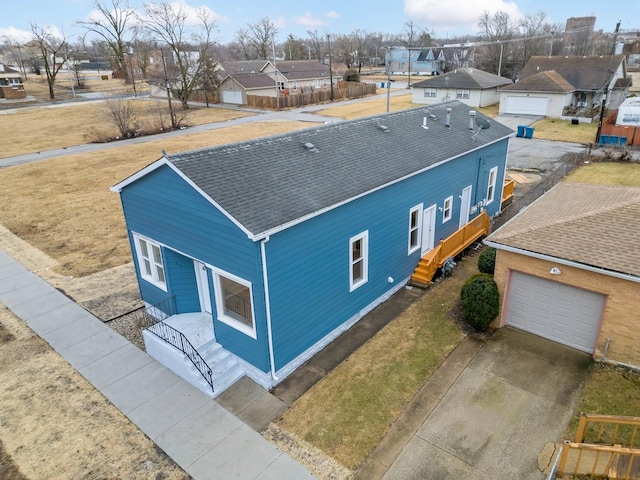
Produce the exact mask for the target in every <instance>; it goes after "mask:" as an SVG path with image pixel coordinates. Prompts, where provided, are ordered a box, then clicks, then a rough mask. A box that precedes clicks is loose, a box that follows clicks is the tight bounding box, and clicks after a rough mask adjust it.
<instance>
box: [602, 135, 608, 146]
mask: <svg viewBox="0 0 640 480" xmlns="http://www.w3.org/2000/svg"><path fill="white" fill-rule="evenodd" d="M608 144H609V135H600V145H608Z"/></svg>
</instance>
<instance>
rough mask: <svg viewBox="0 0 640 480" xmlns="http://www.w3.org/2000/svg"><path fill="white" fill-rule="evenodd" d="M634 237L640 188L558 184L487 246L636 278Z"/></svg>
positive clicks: (639, 259)
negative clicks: (496, 246) (544, 256)
mask: <svg viewBox="0 0 640 480" xmlns="http://www.w3.org/2000/svg"><path fill="white" fill-rule="evenodd" d="M638 238H640V188H638V187H617V186H605V185H584V184H577V183H561V184H559V185H557V186H556V187H554V188H553V189H551V190H550V191H549V192H547V193H546V194H545V195H543V196H542V197H540V198H539V199H538V200H536V201H535V202H534V203H532V204H531V205H530V206H529V207H527V208H526V209H525V210H523V211H522V212H521V213H519V214H518V215H516V216H515V217H514V218H513V219H512V220H510V221H509V222H507V223H506V224H505V225H504V226H503V227H502V228H499V229H498V230H496V231H495V232H494V233H492V234H491V235H490V236H489V237H487V241H488V242H492V243H494V244H498V245H504V246H507V247H513V248H516V249H519V250H523V251H526V252H533V253H539V254H543V255H548V256H551V257H555V258H559V259H564V260H569V261H572V262H577V263H581V264H584V265H588V266H592V267H598V268H602V269H605V270H609V271H614V272H619V273H624V274H629V275H633V276H638V277H640V241H638ZM498 248H499V247H498ZM523 253H525V252H523Z"/></svg>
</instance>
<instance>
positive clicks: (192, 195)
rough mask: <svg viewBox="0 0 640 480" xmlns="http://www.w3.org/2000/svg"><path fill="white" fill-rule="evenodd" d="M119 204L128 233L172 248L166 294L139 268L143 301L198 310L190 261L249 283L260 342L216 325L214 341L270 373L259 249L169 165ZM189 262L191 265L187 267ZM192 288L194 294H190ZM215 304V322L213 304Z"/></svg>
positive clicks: (124, 194)
mask: <svg viewBox="0 0 640 480" xmlns="http://www.w3.org/2000/svg"><path fill="white" fill-rule="evenodd" d="M121 200H122V206H123V210H124V215H125V218H126V221H127V227H128V229H129V231H131V232H135V233H138V234H140V235H143V236H145V237H148V238H149V239H151V240H153V241H156V242H158V243H160V244H162V245H165V246H166V247H168V248H163V249H162V250H163V259H164V262H165V264H166V265H168V266H169V268H168V269H167V272H166V274H167V286H168V290H169V291H168V292H163V291H162V290H160V289H158V288H156V287H154V286H153V285H151V284H150V283H149V282H147V281H145V280H143V279H140V274H139V271H138V266H137V264H136V273H137V274H138V279H139V280H138V282H139V285H140V292H141V295H142V299H143V300H145V301H146V302H149V303H152V304H153V303H157V302H159V301H160V300H163V299H165V298H167V297H168V296H171V295H174V294H175V295H176V296H178V294H179V295H180V297H181V298H180V299H177V303H178V306H179V308H181V312H186V311H188V310H187V309H189V308H192V309H193V310H191V311H199V310H200V306H199V301H198V293H197V286H196V283H195V282H196V280H195V272H194V270H193V261H192V260H191V258H189V257H192V258H196V259H198V260H200V261H202V262H205V263H207V264H209V265H213V266H215V267H218V268H220V269H222V270H225V271H228V272H230V273H233V274H234V275H237V276H239V277H241V278H243V279H245V280H247V281H249V282H251V284H252V287H253V296H254V309H255V321H256V330H257V337H258V338H257V339H253V338H251V337H248V336H247V335H245V334H244V333H242V332H239V331H237V330H235V329H233V328H231V327H229V326H227V325H225V324H223V323H221V322H219V321H217V320H216V321H215V333H216V339H217V341H218V342H219V343H220V344H221V345H222V346H224V347H225V348H226V349H227V350H229V351H231V352H233V353H235V354H236V355H238V356H239V357H241V358H243V359H245V360H246V361H248V362H250V363H252V364H253V365H255V366H256V367H258V368H260V369H262V370H264V371H267V370H268V369H269V362H268V359H269V356H268V347H267V341H266V323H265V306H264V293H263V289H262V269H261V262H260V244H259V243H255V242H253V241H251V240H249V238H247V236H246V234H245V233H243V232H242V231H241V230H240V229H239V228H238V227H237V226H236V225H235V224H234V223H233V222H232V221H231V220H229V219H228V218H227V217H226V216H224V214H222V213H221V212H220V211H218V210H217V209H216V208H215V207H214V206H213V205H212V204H211V203H209V202H208V201H207V200H206V199H205V198H204V197H202V196H201V195H200V194H199V193H198V192H197V191H195V190H194V189H193V188H192V187H191V186H190V185H189V184H187V183H186V182H185V181H184V180H183V179H182V178H181V177H180V176H179V175H177V174H176V173H175V172H174V171H173V170H171V168H169V167H166V166H163V167H161V168H159V169H158V170H155V171H153V172H151V173H149V174H148V175H145V176H144V177H142V178H140V179H139V180H137V181H136V182H134V183H132V184H131V185H128V186H127V187H125V188H124V189H123V190H122V192H121ZM170 249H172V250H176V251H178V252H181V253H184V254H185V255H187V256H188V257H185V256H183V255H179V254H177V253H175V252H170ZM179 257H180V259H179ZM136 263H137V262H136ZM189 263H190V264H191V266H190V267H188V268H187V266H188V265H189ZM211 285H213V282H211ZM190 288H192V289H193V292H192V293H186V292H187V291H188V290H189V289H190ZM212 303H214V305H212V307H213V310H214V312H213V313H214V319H215V318H216V317H215V302H212Z"/></svg>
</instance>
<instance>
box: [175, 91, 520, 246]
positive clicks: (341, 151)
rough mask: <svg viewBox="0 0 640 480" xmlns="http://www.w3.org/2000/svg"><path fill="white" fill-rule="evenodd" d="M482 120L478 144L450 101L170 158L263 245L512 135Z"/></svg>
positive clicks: (464, 111) (462, 108)
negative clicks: (289, 228) (265, 239)
mask: <svg viewBox="0 0 640 480" xmlns="http://www.w3.org/2000/svg"><path fill="white" fill-rule="evenodd" d="M447 107H451V108H452V109H453V111H452V114H451V128H446V127H445V125H444V121H445V116H446V108H447ZM430 114H431V115H435V116H436V117H437V120H435V119H433V118H428V120H427V121H428V126H429V128H428V129H424V128H423V127H422V125H423V118H424V116H425V115H427V116H428V115H430ZM477 116H478V117H482V118H486V119H487V120H488V121H489V123H490V125H491V127H490V128H489V129H487V130H483V131H481V132H480V133H479V135H477V137H476V139H475V140H473V139H472V138H471V137H472V135H473V134H474V132H471V131H470V130H469V107H468V106H466V105H464V104H463V103H460V102H458V101H452V102H447V103H442V104H438V105H432V106H429V107H419V108H416V109H411V110H405V111H401V112H394V113H389V114H386V115H380V116H376V117H368V118H364V119H358V120H352V121H347V122H340V123H334V124H329V125H323V126H320V127H316V128H309V129H306V130H300V131H296V132H292V133H286V134H281V135H277V136H273V137H268V138H263V139H258V140H251V141H246V142H241V143H235V144H230V145H223V146H218V147H212V148H206V149H201V150H196V151H191V152H185V153H178V154H173V155H169V156H167V157H166V158H167V159H168V160H169V161H170V162H172V163H173V165H174V166H175V167H176V168H177V169H179V170H180V171H181V172H182V173H183V174H184V175H185V176H187V177H188V178H189V179H190V180H191V181H193V182H194V183H195V184H196V185H197V186H198V187H199V188H200V189H201V190H203V191H204V192H205V193H206V194H207V195H208V196H209V197H211V198H212V199H213V200H214V201H215V202H216V203H217V204H219V205H220V206H221V207H222V208H223V209H224V210H225V211H226V212H227V213H228V214H230V215H231V216H232V217H233V218H235V219H236V221H237V222H239V223H240V224H241V225H243V226H244V227H245V228H246V229H247V230H248V231H250V232H251V233H252V234H253V235H254V236H255V237H259V236H261V235H264V234H266V233H268V232H270V231H274V230H277V229H280V228H282V227H283V226H284V225H286V224H291V223H295V222H297V221H301V219H302V218H303V217H307V216H310V215H313V214H314V213H315V212H318V211H319V210H322V209H326V208H330V207H333V206H336V205H337V204H340V203H342V202H346V201H348V200H351V199H354V198H355V197H358V196H361V195H363V194H366V193H368V192H371V191H372V190H374V189H377V188H379V187H381V186H383V185H387V184H389V183H391V182H394V181H397V180H399V179H402V178H403V177H406V176H409V175H412V174H414V173H416V172H418V171H420V170H423V169H425V168H427V167H429V166H432V165H435V164H437V163H440V162H443V161H445V160H448V159H451V158H453V157H457V156H459V155H462V154H464V153H466V152H468V151H469V150H473V149H476V148H479V147H481V146H482V145H486V144H488V143H492V142H495V141H497V140H499V139H502V138H505V137H507V136H509V135H511V134H512V133H513V131H512V130H511V129H509V128H507V127H505V126H504V125H502V124H500V123H498V122H496V121H494V120H493V119H489V118H487V117H485V116H484V115H482V114H481V113H479V112H478V114H477ZM383 126H384V127H386V129H385V128H383ZM246 128H252V127H251V126H250V125H247V127H246ZM477 131H478V129H477V127H476V129H475V132H477Z"/></svg>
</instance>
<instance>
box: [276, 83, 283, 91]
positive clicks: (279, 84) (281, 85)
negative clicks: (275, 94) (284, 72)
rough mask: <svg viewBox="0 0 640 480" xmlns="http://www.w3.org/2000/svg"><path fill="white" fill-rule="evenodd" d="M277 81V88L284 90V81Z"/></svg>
mask: <svg viewBox="0 0 640 480" xmlns="http://www.w3.org/2000/svg"><path fill="white" fill-rule="evenodd" d="M277 83H278V90H280V91H281V92H282V91H283V90H284V82H277Z"/></svg>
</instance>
